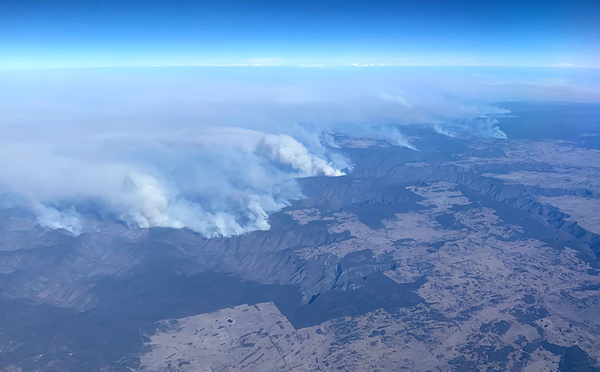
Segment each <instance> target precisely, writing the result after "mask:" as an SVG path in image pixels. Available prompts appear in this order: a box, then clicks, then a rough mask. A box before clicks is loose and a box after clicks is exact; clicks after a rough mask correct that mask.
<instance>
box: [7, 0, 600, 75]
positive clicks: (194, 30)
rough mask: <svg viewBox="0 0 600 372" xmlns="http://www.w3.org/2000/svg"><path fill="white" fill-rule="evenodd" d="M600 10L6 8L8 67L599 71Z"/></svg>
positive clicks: (576, 4) (460, 4)
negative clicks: (553, 68)
mask: <svg viewBox="0 0 600 372" xmlns="http://www.w3.org/2000/svg"><path fill="white" fill-rule="evenodd" d="M598 40H600V2H598V1H597V0H592V1H588V0H582V1H552V0H550V1H538V0H535V1H522V0H521V1H502V2H484V1H465V0H458V1H428V0H424V1H401V0H396V1H390V0H371V1H364V0H361V1H356V0H346V1H333V0H321V1H313V0H303V1H296V0H293V1H292V0H260V1H250V0H245V1H243V0H241V1H232V0H222V1H210V2H209V1H162V0H159V1H151V0H150V1H143V2H142V1H127V0H125V1H111V0H109V1H81V0H79V1H64V0H63V1H60V0H59V1H48V0H42V1H22V0H21V1H19V0H3V1H1V2H0V68H24V67H25V68H27V67H101V66H153V65H159V66H164V65H171V66H172V65H178V66H181V65H184V66H189V65H230V64H232V65H233V64H243V65H252V64H258V65H340V64H342V65H343V64H352V63H357V64H374V65H379V64H394V65H402V64H424V65H430V64H431V65H473V64H475V65H477V64H482V65H516V66H570V65H574V66H579V67H599V66H600V62H599V61H600V42H598Z"/></svg>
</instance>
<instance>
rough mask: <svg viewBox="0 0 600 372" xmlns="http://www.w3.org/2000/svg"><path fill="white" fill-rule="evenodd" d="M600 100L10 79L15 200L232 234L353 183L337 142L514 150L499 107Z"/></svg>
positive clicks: (547, 94) (335, 83) (512, 78)
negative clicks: (434, 142)
mask: <svg viewBox="0 0 600 372" xmlns="http://www.w3.org/2000/svg"><path fill="white" fill-rule="evenodd" d="M524 86H526V87H527V89H524V88H523V87H524ZM550 88H552V89H550ZM552 94H553V96H551V95H552ZM598 97H600V95H599V94H598V91H597V90H595V88H589V87H584V86H582V85H581V84H579V83H573V82H565V81H564V80H560V79H557V78H556V77H552V76H551V77H549V78H548V77H543V76H539V75H535V76H532V74H531V73H530V72H527V73H521V74H516V73H515V74H508V75H507V74H506V72H503V73H501V74H491V73H490V72H489V71H487V70H486V71H483V72H478V73H477V74H465V73H464V72H461V71H448V70H426V71H425V70H419V69H416V70H415V69H391V68H381V69H360V68H346V69H345V68H340V69H322V70H321V69H291V68H254V69H251V68H249V69H246V68H229V69H226V68H225V69H214V68H199V69H168V68H162V69H115V70H109V69H95V70H94V69H92V70H45V71H41V70H40V71H11V72H6V71H4V72H0V196H1V198H2V200H4V201H6V200H10V201H11V203H9V204H11V205H13V206H14V205H18V206H20V207H22V208H26V209H28V210H30V211H31V212H32V213H34V214H35V215H36V216H37V221H38V223H39V224H40V225H41V226H43V227H46V228H48V229H57V228H62V229H66V230H69V231H72V232H73V233H80V232H83V231H86V230H88V229H98V228H102V221H104V220H111V221H119V222H121V223H124V224H126V225H128V226H131V227H142V228H146V227H154V226H156V227H159V226H160V227H169V228H182V227H187V228H189V229H191V230H193V231H195V232H197V233H200V234H202V235H204V236H207V237H215V236H231V235H236V234H243V233H246V232H249V231H253V230H266V229H268V228H269V215H270V214H272V213H274V212H276V211H279V210H281V209H282V208H284V207H285V206H287V205H289V204H290V203H291V202H292V201H294V200H298V199H300V198H302V197H303V196H302V193H301V190H300V188H299V186H298V183H297V182H296V179H297V178H300V177H312V176H318V177H339V176H343V175H345V174H347V173H349V172H351V170H352V165H351V161H350V160H349V159H347V158H345V156H344V154H343V149H340V148H339V146H338V145H337V144H336V143H335V141H334V136H333V135H334V134H338V133H341V134H346V135H349V136H355V137H360V136H365V137H373V138H380V139H385V140H387V141H388V142H389V143H390V144H392V145H394V146H400V147H405V148H408V149H412V150H417V149H416V147H415V146H414V145H413V144H412V143H411V141H410V139H409V138H407V137H406V136H405V135H404V134H403V130H402V126H403V125H406V124H411V125H414V124H423V125H424V126H426V127H427V128H432V130H434V131H436V132H438V133H440V134H443V135H446V136H449V137H455V136H458V137H460V136H476V137H485V138H499V139H501V138H506V134H505V133H504V132H503V131H502V130H501V128H500V126H499V123H498V121H497V120H496V117H497V116H498V115H503V114H506V113H508V111H507V110H504V109H502V108H501V107H499V106H497V105H495V104H494V102H498V101H503V100H517V99H519V100H521V99H530V100H531V99H544V100H552V99H555V100H574V101H577V100H581V99H583V98H585V99H587V100H589V99H598V100H600V99H599V98H598ZM5 204H6V203H5Z"/></svg>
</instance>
